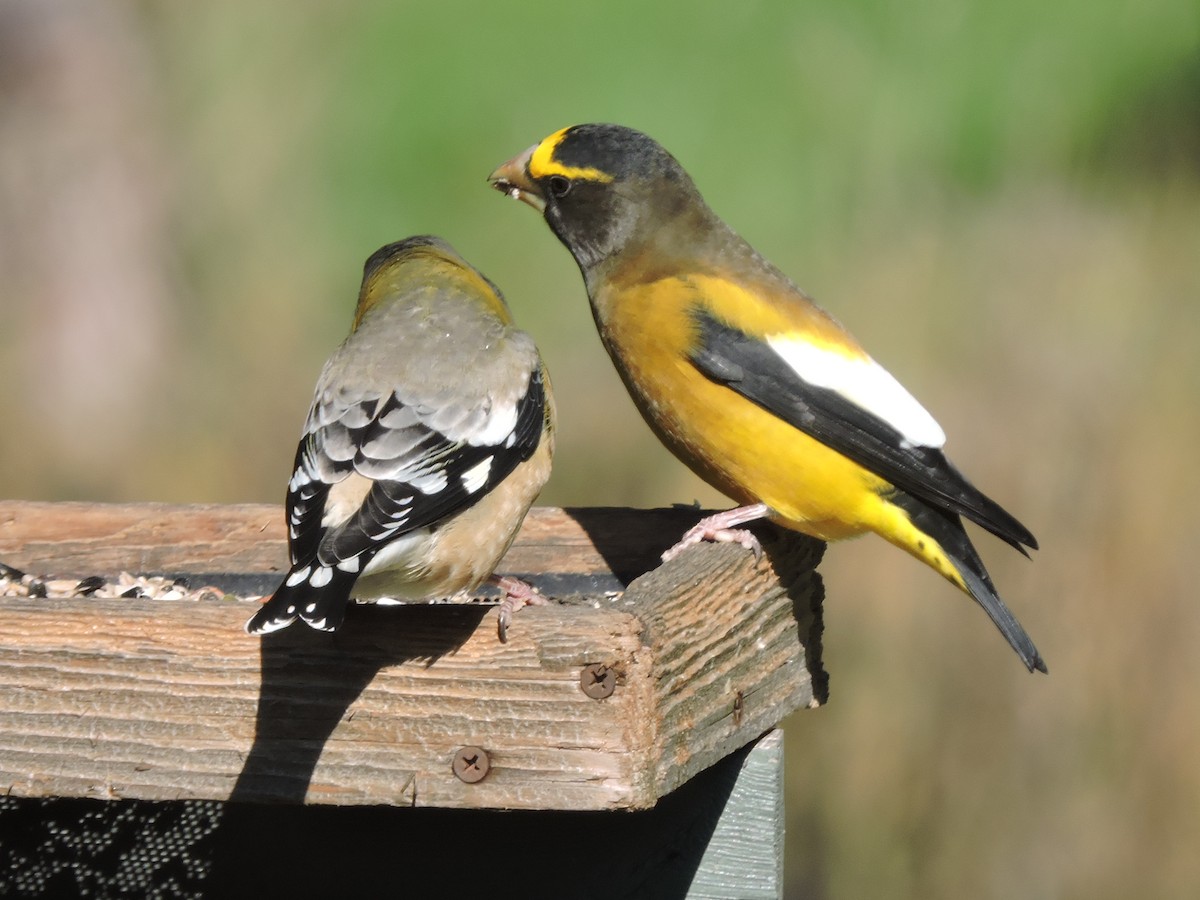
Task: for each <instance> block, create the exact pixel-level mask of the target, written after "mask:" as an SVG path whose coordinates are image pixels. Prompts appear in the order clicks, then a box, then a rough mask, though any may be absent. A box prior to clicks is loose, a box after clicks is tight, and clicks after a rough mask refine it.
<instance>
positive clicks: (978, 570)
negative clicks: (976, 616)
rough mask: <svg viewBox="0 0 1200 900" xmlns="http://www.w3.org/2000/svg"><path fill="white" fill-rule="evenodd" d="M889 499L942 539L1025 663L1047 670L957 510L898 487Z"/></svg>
mask: <svg viewBox="0 0 1200 900" xmlns="http://www.w3.org/2000/svg"><path fill="white" fill-rule="evenodd" d="M888 499H889V500H890V501H891V502H892V503H895V504H896V505H897V506H899V507H900V508H901V509H903V510H904V511H905V512H906V513H908V516H909V518H910V519H911V520H912V523H913V524H914V525H915V526H916V527H917V528H918V529H920V530H921V531H923V532H924V533H925V534H927V535H929V536H930V537H931V538H933V539H934V540H935V541H937V542H938V544H939V545H940V546H941V548H942V551H943V552H944V553H945V554H946V556H947V557H949V559H950V561H951V562H952V563H953V564H954V568H955V569H957V570H958V574H959V575H960V576H962V579H963V581H964V582H965V583H966V585H967V591H968V592H969V593H970V594H971V596H972V597H973V598H974V599H975V602H977V603H978V604H979V605H980V606H982V607H983V611H984V612H986V613H987V614H988V617H989V618H990V619H991V620H992V622H994V623H995V625H996V627H997V628H999V629H1000V633H1001V634H1002V635H1004V639H1005V640H1007V641H1008V643H1009V644H1010V645H1011V646H1012V648H1013V650H1015V651H1016V652H1017V655H1018V656H1019V657H1021V662H1023V663H1025V666H1026V668H1028V669H1029V671H1030V672H1032V671H1033V670H1034V669H1037V670H1038V671H1039V672H1046V671H1047V669H1046V662H1045V660H1043V659H1042V655H1041V654H1040V653H1039V652H1038V649H1037V647H1035V646H1034V644H1033V640H1032V639H1031V638H1030V637H1029V635H1028V634H1027V633H1026V632H1025V629H1024V628H1022V627H1021V623H1020V622H1018V621H1017V617H1016V616H1014V615H1013V614H1012V611H1011V610H1010V609H1009V608H1008V607H1007V606H1005V605H1004V601H1003V600H1001V599H1000V595H999V594H998V593H996V588H995V586H994V585H993V584H992V579H991V576H989V575H988V573H987V569H985V568H984V566H983V560H981V559H980V558H979V554H978V553H977V552H976V551H975V547H974V546H973V545H972V544H971V539H970V538H969V537H968V536H967V532H966V530H965V529H964V528H963V524H962V519H960V518H959V517H958V516H957V515H955V514H954V513H951V512H946V511H945V510H942V509H938V508H936V507H933V506H930V505H928V504H926V503H925V502H924V501H922V500H919V499H918V498H916V497H913V496H912V495H911V494H908V493H906V492H905V491H900V490H897V491H895V493H894V494H891V495H889V497H888ZM1018 549H1019V548H1018Z"/></svg>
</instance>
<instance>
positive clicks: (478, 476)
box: [459, 455, 496, 494]
mask: <svg viewBox="0 0 1200 900" xmlns="http://www.w3.org/2000/svg"><path fill="white" fill-rule="evenodd" d="M495 458H496V457H495V456H494V455H493V456H489V457H488V458H487V459H484V460H482V461H481V462H478V463H476V464H475V465H473V466H471V468H469V469H467V470H466V471H465V472H463V473H462V475H460V476H459V477H460V478H462V483H463V487H464V488H466V490H467V493H468V494H474V493H475V492H476V491H478V490H479V489H480V488H481V487H483V486H484V485H485V484H487V480H488V473H489V472H491V470H492V460H494V459H495Z"/></svg>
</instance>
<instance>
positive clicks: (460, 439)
mask: <svg viewBox="0 0 1200 900" xmlns="http://www.w3.org/2000/svg"><path fill="white" fill-rule="evenodd" d="M553 448H554V404H553V400H552V398H551V395H550V382H549V380H548V379H547V377H546V370H545V368H544V366H543V365H542V361H541V358H540V357H539V356H538V352H537V348H536V347H535V346H534V343H533V339H532V338H530V337H529V335H527V334H526V333H525V332H523V331H520V330H518V329H517V328H516V326H515V325H514V324H513V319H512V315H511V314H510V313H509V311H508V307H507V306H506V305H505V303H504V299H503V297H502V296H501V294H500V291H499V290H498V289H497V288H496V286H495V285H494V284H492V283H491V282H490V281H488V280H487V278H485V277H484V276H483V275H481V274H480V273H479V272H477V271H476V270H475V269H474V268H472V267H471V266H470V265H469V264H468V263H467V262H466V261H465V260H464V259H463V258H462V257H460V256H459V255H458V254H457V253H456V252H455V251H454V249H453V248H451V247H450V245H449V244H447V243H446V242H445V241H442V240H439V239H438V238H434V237H426V236H422V237H412V238H409V239H407V240H404V241H400V242H399V243H396V244H388V245H387V246H386V247H382V248H380V249H379V250H377V251H376V252H375V253H374V254H372V256H371V258H370V259H368V260H367V263H366V266H365V267H364V270H363V281H362V290H361V292H360V293H359V296H358V308H357V310H356V311H355V314H354V325H353V328H352V329H351V331H350V336H349V337H347V338H346V340H345V342H344V343H343V344H342V345H341V346H340V347H339V348H338V349H337V351H336V352H335V353H334V354H333V356H331V357H330V358H329V360H328V362H326V363H325V369H324V371H322V372H321V377H320V380H319V381H318V382H317V389H316V394H315V396H314V397H313V403H312V408H311V409H310V410H309V413H308V421H307V422H306V423H305V426H304V437H303V438H301V440H300V446H299V447H298V448H297V451H296V463H295V471H294V472H293V474H292V479H291V481H290V482H288V494H287V513H288V549H289V552H290V555H291V566H292V567H291V570H290V571H289V572H288V574H287V576H286V577H285V578H284V581H283V584H281V585H280V586H279V589H278V590H277V591H276V592H275V594H274V596H272V597H271V599H270V600H268V601H267V602H266V603H265V604H264V605H263V607H262V609H260V610H259V611H258V612H257V613H256V614H255V615H254V616H253V618H251V619H250V621H249V622H247V623H246V630H247V631H248V632H250V633H251V634H267V633H269V632H272V631H277V630H278V629H280V628H284V627H286V626H288V625H290V624H291V623H292V622H293V621H295V620H296V619H297V618H300V619H302V620H303V621H304V622H305V623H306V624H308V625H310V626H312V627H313V628H317V629H320V630H322V631H334V630H335V629H336V628H337V627H338V625H339V624H341V621H342V616H343V615H344V613H345V609H346V604H347V603H348V602H349V600H350V598H351V597H354V598H357V599H358V600H360V601H364V600H366V601H369V600H377V599H380V598H389V599H394V600H400V601H403V600H410V601H419V600H427V599H433V598H438V597H450V596H453V595H464V594H466V593H468V592H470V591H473V590H474V589H475V588H477V587H479V585H480V584H482V583H483V582H484V581H486V580H488V579H489V577H490V579H491V580H492V581H493V582H494V583H496V584H498V585H499V586H500V587H501V589H502V590H503V591H504V593H505V600H504V604H503V605H502V607H501V614H500V625H499V627H500V635H501V638H502V639H503V637H504V630H505V627H506V626H507V621H508V614H509V613H510V612H511V610H512V609H514V608H519V607H520V606H521V605H524V604H525V603H530V602H533V603H536V602H540V601H541V598H540V596H539V595H538V594H537V593H536V592H535V591H534V590H533V589H532V588H531V587H530V586H529V585H527V584H525V583H524V582H521V581H519V580H517V579H516V578H511V577H507V576H505V577H497V576H493V575H492V571H493V570H494V569H495V567H496V564H497V563H498V562H499V561H500V557H502V556H503V555H504V553H505V551H506V550H507V549H508V547H509V545H510V544H511V543H512V541H513V538H514V537H515V536H516V533H517V530H518V529H519V528H520V526H521V522H522V520H523V519H524V518H525V513H526V512H528V511H529V507H530V505H531V504H532V503H533V500H534V498H535V497H536V496H537V494H538V491H540V490H541V488H542V485H543V484H545V483H546V479H547V478H548V477H549V475H550V457H551V454H552V453H553Z"/></svg>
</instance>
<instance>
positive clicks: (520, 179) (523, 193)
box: [488, 144, 546, 212]
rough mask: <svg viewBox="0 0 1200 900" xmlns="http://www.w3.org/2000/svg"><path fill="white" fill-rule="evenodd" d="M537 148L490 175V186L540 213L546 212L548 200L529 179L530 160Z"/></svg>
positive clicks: (514, 158) (517, 157)
mask: <svg viewBox="0 0 1200 900" xmlns="http://www.w3.org/2000/svg"><path fill="white" fill-rule="evenodd" d="M536 146H537V145H536V144H535V145H534V146H533V147H530V148H529V149H528V150H526V151H525V152H524V153H521V154H519V155H517V156H514V157H513V158H512V159H510V160H509V161H508V162H506V163H505V164H504V165H502V166H501V167H500V168H498V169H497V170H496V171H495V172H493V173H492V174H491V175H489V176H488V184H490V185H491V186H492V187H494V188H495V189H496V190H498V191H499V192H500V193H502V194H507V195H508V196H509V197H512V198H513V199H514V200H520V201H522V202H523V203H528V204H529V205H530V206H532V207H533V208H534V209H536V210H537V211H538V212H544V211H545V209H546V198H545V197H543V196H542V194H541V191H539V190H538V188H537V185H535V184H534V183H533V181H532V180H531V179H530V177H529V158H530V157H531V156H533V151H534V148H535V147H536Z"/></svg>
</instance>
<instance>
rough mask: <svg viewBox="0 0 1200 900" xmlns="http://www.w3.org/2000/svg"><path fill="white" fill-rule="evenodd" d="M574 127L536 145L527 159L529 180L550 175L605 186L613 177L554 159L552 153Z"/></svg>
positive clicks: (588, 167)
mask: <svg viewBox="0 0 1200 900" xmlns="http://www.w3.org/2000/svg"><path fill="white" fill-rule="evenodd" d="M573 127H574V126H573V125H568V126H567V127H566V128H562V129H560V130H558V131H556V132H554V134H552V135H550V137H548V138H546V139H545V140H544V141H542V142H541V143H540V144H538V145H537V146H536V147H535V148H534V150H533V155H532V156H530V157H529V175H530V177H531V178H546V177H548V176H550V175H562V176H563V177H564V178H577V179H581V180H583V181H598V182H600V183H602V184H607V183H608V182H610V181H612V180H613V177H612V176H611V175H609V174H608V173H607V172H601V171H600V170H599V169H594V168H592V167H591V166H564V165H563V164H562V163H560V162H559V161H558V160H557V159H555V158H554V151H555V150H557V149H558V145H559V144H561V143H562V141H563V138H565V137H566V136H567V132H568V131H570V130H571V129H572V128H573Z"/></svg>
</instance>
